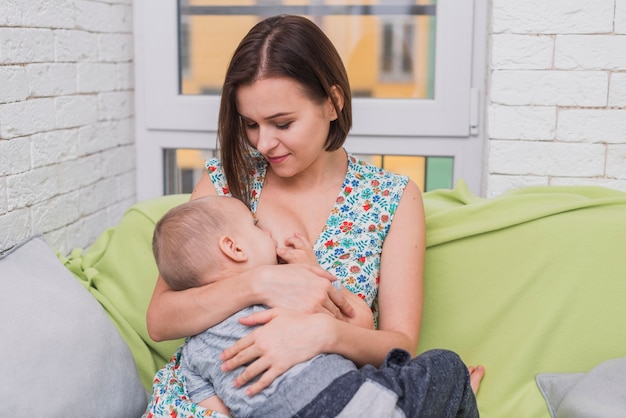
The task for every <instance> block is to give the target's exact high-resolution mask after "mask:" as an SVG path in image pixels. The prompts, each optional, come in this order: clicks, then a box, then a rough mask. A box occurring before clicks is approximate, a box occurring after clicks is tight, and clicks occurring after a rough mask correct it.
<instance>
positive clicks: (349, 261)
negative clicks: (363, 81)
mask: <svg viewBox="0 0 626 418" xmlns="http://www.w3.org/2000/svg"><path fill="white" fill-rule="evenodd" d="M254 158H255V167H256V169H255V171H254V173H253V176H254V177H253V185H252V186H253V192H252V196H253V198H252V202H251V210H252V212H253V213H256V209H257V207H258V202H259V198H260V195H261V191H262V189H263V183H264V181H265V173H266V169H267V163H266V161H265V160H264V159H263V157H261V156H260V155H257V156H255V157H254ZM206 167H207V170H208V172H209V175H210V177H211V179H212V181H213V184H214V185H215V189H216V190H217V192H218V194H220V195H226V196H228V195H229V191H228V185H227V184H226V179H225V176H224V173H223V171H222V165H221V162H220V160H218V159H212V160H209V161H207V163H206ZM407 181H408V178H407V177H405V176H400V175H397V174H393V173H390V172H388V171H385V170H383V169H380V168H378V167H376V166H373V165H371V164H368V163H366V162H364V161H361V160H359V159H357V158H356V157H354V156H352V155H350V154H348V171H347V173H346V178H345V180H344V182H343V186H342V188H341V190H340V192H339V195H338V196H337V199H336V200H335V204H334V206H333V208H332V210H331V213H330V215H329V217H328V219H327V221H326V225H325V226H324V228H323V230H322V232H321V234H320V235H319V237H318V238H317V240H316V242H315V244H314V245H313V249H314V251H315V255H316V256H317V259H318V261H319V264H320V265H321V266H322V267H323V268H324V269H326V270H328V271H329V272H330V273H332V274H334V275H335V276H336V277H337V278H338V279H339V280H341V283H342V284H343V285H344V286H345V287H346V288H347V289H348V290H350V291H351V292H353V293H355V294H357V295H359V296H360V297H361V298H362V299H364V300H365V302H367V304H368V305H369V306H370V307H371V308H372V312H373V313H374V321H375V322H377V319H378V303H377V298H376V296H377V293H378V280H379V276H378V274H379V270H380V255H381V252H382V246H383V242H384V240H385V237H386V236H387V233H388V232H389V228H390V227H391V222H392V220H393V215H394V214H395V212H396V209H397V207H398V203H399V202H400V199H401V197H402V193H403V192H404V188H405V187H406V184H407ZM179 366H180V350H177V352H176V353H175V354H174V356H173V357H172V360H171V361H170V362H169V363H168V364H166V365H165V366H164V367H163V368H162V369H161V370H160V371H159V372H158V373H157V375H156V377H155V379H154V383H153V387H152V389H153V390H152V396H151V398H150V402H149V404H148V408H147V410H146V413H145V414H144V417H148V418H151V417H185V418H187V417H214V418H218V417H224V415H222V414H219V413H217V412H213V411H210V410H206V409H205V408H202V407H200V406H198V405H197V404H194V403H193V402H191V400H189V397H188V395H187V392H186V390H185V386H184V377H182V376H180V375H179V373H178V369H179Z"/></svg>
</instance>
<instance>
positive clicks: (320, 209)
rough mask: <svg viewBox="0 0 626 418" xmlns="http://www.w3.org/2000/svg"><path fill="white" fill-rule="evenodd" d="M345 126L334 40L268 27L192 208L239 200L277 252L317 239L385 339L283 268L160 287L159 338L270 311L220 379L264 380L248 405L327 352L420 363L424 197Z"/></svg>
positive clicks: (226, 108) (320, 287)
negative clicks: (359, 145)
mask: <svg viewBox="0 0 626 418" xmlns="http://www.w3.org/2000/svg"><path fill="white" fill-rule="evenodd" d="M351 124H352V115H351V93H350V86H349V83H348V78H347V74H346V71H345V68H344V66H343V64H342V62H341V58H340V57H339V55H338V53H337V51H336V50H335V48H334V46H333V45H332V43H331V42H330V40H328V38H327V37H326V36H325V35H324V33H323V32H322V31H321V30H320V29H319V28H318V27H317V26H316V25H315V24H313V23H312V22H311V21H309V20H308V19H305V18H302V17H297V16H276V17H272V18H268V19H265V20H264V21H262V22H260V23H259V24H257V25H256V26H255V27H254V28H253V29H252V30H251V31H250V32H249V33H248V34H247V35H246V37H244V39H243V40H242V42H241V43H240V45H239V46H238V48H237V50H236V51H235V53H234V55H233V58H232V60H231V62H230V65H229V67H228V70H227V73H226V78H225V82H224V86H223V90H222V99H221V106H220V114H219V127H218V138H219V141H220V147H221V155H222V159H221V161H219V160H212V161H209V162H208V163H207V168H208V170H207V172H206V174H204V175H203V177H202V178H201V180H200V181H199V182H198V184H197V186H196V188H195V190H194V191H193V193H192V196H191V199H196V198H198V197H201V196H205V195H215V194H231V195H232V196H234V197H236V198H239V199H241V200H242V201H244V202H245V203H246V204H247V205H248V206H249V207H250V209H251V210H252V212H253V213H254V215H255V217H256V219H257V220H258V224H259V226H261V227H262V228H263V229H265V230H268V231H270V232H271V234H272V236H273V237H274V239H275V240H276V241H277V242H285V240H286V239H287V238H288V237H290V236H292V235H293V234H294V232H297V233H300V234H302V235H303V236H305V237H306V238H307V239H308V240H309V241H311V242H315V244H314V249H315V251H316V255H317V257H318V259H319V261H320V265H321V266H322V267H323V268H324V269H326V270H328V271H330V272H331V273H332V274H333V275H334V276H336V277H338V278H339V279H340V280H341V281H342V284H343V285H344V286H346V287H347V288H348V289H349V290H351V291H352V292H354V293H357V294H359V296H361V297H363V298H364V299H365V300H366V302H368V304H370V306H372V309H373V310H374V313H375V318H376V322H377V329H376V330H368V329H365V328H361V327H356V326H353V325H350V324H349V323H348V322H347V321H345V320H344V319H345V318H346V317H350V316H352V315H354V312H353V311H352V310H351V309H350V305H349V304H348V303H347V301H346V299H345V298H344V297H343V296H342V295H341V292H340V291H339V290H337V289H336V288H335V287H333V286H332V285H331V283H330V281H331V280H333V277H332V276H329V275H328V273H326V272H325V271H324V270H322V269H315V268H313V267H307V266H304V265H281V266H269V267H262V268H258V269H256V270H254V272H253V273H252V274H243V275H240V276H237V277H233V278H229V280H221V281H218V282H216V283H214V284H211V285H208V286H205V287H202V288H199V289H190V290H187V291H181V292H175V291H173V290H171V289H170V288H169V287H168V286H167V285H166V284H165V282H164V281H163V279H162V278H160V277H159V278H158V280H157V284H156V286H155V290H154V294H153V298H152V301H151V303H150V306H149V309H148V315H147V321H148V330H149V332H150V335H151V337H152V338H153V339H155V340H164V339H173V338H180V337H183V336H188V335H194V334H197V333H199V332H201V331H203V330H205V329H206V328H208V327H210V326H212V325H215V324H216V323H218V322H220V321H222V320H223V319H225V318H226V317H228V316H229V315H231V314H233V313H234V312H236V311H238V310H240V309H242V308H244V307H247V306H250V305H253V304H265V305H267V306H269V307H271V308H272V309H270V310H268V311H266V312H261V313H259V314H256V315H253V316H250V317H248V318H247V319H245V321H244V322H245V324H246V325H257V324H264V325H263V326H262V327H260V328H258V329H257V330H255V331H254V332H252V333H251V334H249V335H248V336H247V337H244V338H242V339H241V340H239V342H238V343H236V344H235V345H234V346H232V347H231V348H230V349H227V350H226V351H224V353H223V354H222V356H221V360H223V361H224V363H223V368H224V369H225V370H232V369H234V368H236V367H238V366H241V365H242V364H248V366H247V367H246V369H245V371H244V372H243V373H242V374H241V375H239V377H238V378H237V380H236V381H235V384H236V385H244V384H246V383H248V382H250V381H252V380H253V379H257V378H258V380H256V381H253V383H252V384H251V385H250V387H249V389H248V393H249V394H250V395H254V394H256V393H258V392H259V391H261V390H263V389H264V388H265V387H267V386H268V385H269V384H270V383H271V382H272V381H273V380H274V379H275V378H276V377H277V376H279V375H280V374H282V373H283V372H284V371H286V370H287V369H288V368H290V367H292V366H293V365H295V364H297V363H300V362H302V361H305V360H307V359H310V358H312V357H314V356H315V355H317V354H320V353H337V354H341V355H343V356H345V357H347V358H349V359H351V360H352V361H354V362H355V363H356V364H358V365H365V364H371V365H375V366H378V365H380V364H381V363H382V362H383V361H384V359H385V356H386V355H387V353H388V352H389V351H390V350H392V349H393V348H400V349H404V350H406V351H408V352H410V353H412V354H415V352H416V349H417V342H418V335H419V327H420V322H421V316H422V305H423V294H422V282H423V273H422V269H423V263H424V249H425V237H424V230H425V226H424V212H423V206H422V199H421V194H420V191H419V189H418V188H417V186H416V185H415V184H414V183H413V182H412V181H410V180H408V179H407V178H406V177H403V176H398V175H394V174H391V173H388V172H386V171H383V170H380V169H378V168H375V167H373V166H370V165H368V164H366V163H363V162H361V161H358V160H357V159H356V158H354V157H352V156H350V155H348V154H347V153H346V151H345V150H344V149H343V144H344V142H345V139H346V137H347V135H348V132H349V130H350V128H351ZM365 342H366V343H365ZM175 369H176V361H174V362H173V363H172V364H169V365H168V366H166V368H165V369H164V371H163V372H164V373H169V374H167V377H166V379H167V380H168V381H169V380H172V379H173V380H176V378H177V376H176V373H175ZM478 373H479V372H476V373H473V379H474V386H475V387H476V388H477V381H479V380H480V377H481V376H479V375H478ZM164 377H165V375H163V376H161V377H160V378H161V379H162V378H164ZM154 394H155V395H157V396H158V397H159V399H160V400H161V401H162V403H164V404H163V405H161V407H163V408H166V409H167V408H170V409H171V408H174V406H173V405H174V403H175V402H174V401H173V399H174V398H175V397H176V396H184V390H183V388H182V384H180V382H177V383H176V384H175V385H171V384H170V385H169V386H168V385H165V384H164V385H163V386H161V387H156V388H155V393H154ZM154 394H153V395H154ZM154 398H155V396H153V402H154ZM165 398H167V400H164V399H165ZM176 405H177V406H176V408H179V407H180V402H178V403H176ZM182 408H183V409H184V408H187V407H185V406H183V407H182ZM194 408H195V407H194V406H188V409H184V410H185V411H191V410H192V409H194ZM156 410H159V408H156V407H155V408H152V410H151V412H154V411H156Z"/></svg>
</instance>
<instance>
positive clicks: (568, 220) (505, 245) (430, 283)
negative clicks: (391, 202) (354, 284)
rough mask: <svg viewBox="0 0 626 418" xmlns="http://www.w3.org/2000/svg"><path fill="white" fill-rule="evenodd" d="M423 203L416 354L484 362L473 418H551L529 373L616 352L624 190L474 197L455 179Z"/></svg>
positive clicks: (623, 312) (624, 268)
mask: <svg viewBox="0 0 626 418" xmlns="http://www.w3.org/2000/svg"><path fill="white" fill-rule="evenodd" d="M424 202H425V208H426V225H427V246H428V248H427V252H426V265H425V307H424V320H423V323H422V329H421V334H420V345H419V351H420V352H421V351H425V350H427V349H430V348H448V349H451V350H454V351H456V352H458V353H459V354H460V355H461V357H462V358H463V359H464V361H465V362H466V363H467V364H468V365H476V364H479V363H480V364H483V365H485V367H486V375H485V378H484V380H483V385H482V386H481V389H480V392H479V394H478V404H479V408H480V412H481V417H486V418H489V417H494V418H500V417H549V416H550V415H549V411H548V408H547V405H546V402H545V400H544V399H543V397H542V395H541V393H540V391H539V390H538V388H537V385H536V382H535V375H537V374H539V373H560V372H587V371H589V370H591V369H592V368H593V367H595V366H596V365H598V364H600V363H601V362H603V361H605V360H608V359H612V358H619V357H623V356H626V320H625V318H626V303H625V301H626V193H623V192H618V191H613V190H609V189H605V188H600V187H554V186H551V187H527V188H522V189H518V190H514V191H511V192H509V193H506V194H504V195H503V196H500V197H497V198H491V199H483V198H479V197H476V196H474V195H472V194H471V193H470V192H469V191H468V189H467V187H466V186H465V184H464V183H463V182H460V183H459V184H458V185H457V186H456V187H455V189H454V190H440V191H434V192H430V193H426V194H425V195H424Z"/></svg>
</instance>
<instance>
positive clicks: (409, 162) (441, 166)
mask: <svg viewBox="0 0 626 418" xmlns="http://www.w3.org/2000/svg"><path fill="white" fill-rule="evenodd" d="M214 156H215V152H214V151H211V150H194V149H167V150H165V155H164V159H163V162H164V166H165V170H164V172H165V194H176V193H191V192H192V191H193V188H194V186H195V185H196V183H197V182H198V180H200V177H201V176H202V174H203V173H204V170H205V168H204V163H205V161H206V160H207V159H209V158H213V157H214ZM357 157H358V158H360V159H362V160H364V161H367V162H369V163H371V164H374V165H375V166H378V167H381V168H385V169H387V170H389V171H392V172H394V173H398V174H404V175H406V176H409V178H410V179H411V180H413V181H414V182H415V183H416V184H417V186H418V187H419V188H420V190H422V191H426V192H427V191H430V190H435V189H450V188H452V179H453V168H454V158H453V157H423V156H412V155H357Z"/></svg>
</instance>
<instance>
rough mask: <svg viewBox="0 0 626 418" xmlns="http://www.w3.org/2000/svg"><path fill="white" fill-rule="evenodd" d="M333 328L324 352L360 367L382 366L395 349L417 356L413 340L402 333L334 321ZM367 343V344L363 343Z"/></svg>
mask: <svg viewBox="0 0 626 418" xmlns="http://www.w3.org/2000/svg"><path fill="white" fill-rule="evenodd" d="M333 327H334V330H333V331H332V332H329V333H328V336H329V339H328V341H326V343H327V346H326V347H325V348H324V349H323V352H327V353H337V354H341V355H342V356H344V357H346V358H348V359H350V360H352V361H353V362H354V363H356V364H357V366H359V367H361V366H363V365H365V364H371V365H374V366H379V365H381V364H382V362H383V360H384V359H385V357H386V355H387V353H388V352H389V351H391V350H392V349H394V348H401V349H404V350H406V351H408V352H409V353H411V354H412V355H414V354H415V353H414V351H415V347H414V342H413V340H412V339H411V338H410V337H409V336H408V335H406V334H404V333H402V332H400V331H384V330H373V329H367V328H363V327H358V326H354V325H352V324H349V323H346V322H343V321H337V320H333ZM365 341H367V343H366V344H364V343H363V342H365Z"/></svg>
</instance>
